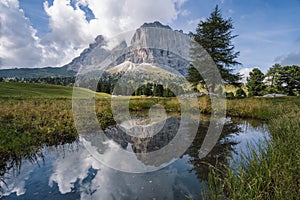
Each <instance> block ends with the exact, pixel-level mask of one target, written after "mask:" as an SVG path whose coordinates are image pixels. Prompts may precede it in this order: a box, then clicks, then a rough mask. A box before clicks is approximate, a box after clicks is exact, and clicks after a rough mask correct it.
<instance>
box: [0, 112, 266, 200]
mask: <svg viewBox="0 0 300 200" xmlns="http://www.w3.org/2000/svg"><path fill="white" fill-rule="evenodd" d="M174 120H176V119H175V118H173V119H172V120H170V121H167V122H166V124H167V125H168V123H169V124H170V123H174ZM165 126H166V125H165ZM208 126H209V118H207V117H205V116H203V117H202V118H201V122H200V126H199V129H198V132H197V135H196V137H195V138H194V140H193V142H192V145H191V146H190V147H189V148H188V149H187V150H186V151H185V153H184V154H183V155H182V156H181V157H180V158H177V159H175V160H173V161H172V163H171V164H169V165H167V166H165V167H163V168H161V169H159V170H157V171H153V172H148V173H127V172H121V171H118V170H115V169H112V168H110V167H107V166H105V165H104V164H102V163H101V162H99V161H98V160H97V159H95V158H94V156H93V155H91V153H90V151H87V150H86V148H85V145H84V144H83V142H82V141H74V142H73V143H70V144H64V145H60V146H45V147H44V148H43V149H41V150H40V152H39V154H37V155H35V156H34V159H33V158H23V160H22V161H21V164H20V165H19V166H18V167H17V168H16V167H15V168H11V169H9V170H8V171H7V172H6V173H5V174H4V176H3V177H1V178H2V179H3V180H4V181H3V182H1V183H0V184H1V188H2V189H1V191H0V198H1V196H2V198H3V199H6V200H8V199H28V200H35V199H36V200H40V199H49V200H50V199H51V200H54V199H72V200H73V199H105V200H109V199H122V200H123V199H187V198H188V197H192V198H193V199H201V191H203V189H204V188H205V186H206V180H207V175H208V167H207V164H208V163H209V164H215V162H216V160H218V162H224V163H228V158H229V157H230V158H232V159H230V160H231V161H230V163H231V165H232V166H234V165H235V164H237V163H238V162H240V160H241V155H242V154H247V153H249V148H251V149H255V148H258V145H261V144H264V142H265V141H266V140H268V139H269V135H268V129H267V125H266V124H265V123H263V122H259V121H255V120H248V121H247V120H241V119H236V118H227V119H226V123H225V126H224V128H223V132H222V134H221V137H220V138H219V141H218V143H217V144H216V146H215V147H214V148H213V150H212V151H211V152H210V153H209V154H208V155H207V156H206V157H205V158H202V159H200V158H199V156H198V155H199V149H200V148H201V145H202V142H203V139H204V135H203V133H204V132H205V131H206V130H207V128H208ZM170 127H171V128H170ZM172 129H174V130H172ZM177 129H178V127H176V126H175V125H172V126H169V128H168V131H165V134H166V133H167V135H160V136H159V137H158V138H157V139H154V140H151V141H149V142H148V143H147V145H144V146H142V148H141V146H139V145H135V144H134V141H132V140H131V139H130V138H128V137H119V136H118V135H120V132H118V130H117V128H116V127H111V128H110V129H107V130H106V134H107V136H108V137H109V138H110V139H111V142H112V143H114V144H115V145H116V146H119V147H120V148H124V149H127V150H128V149H131V150H132V151H134V152H140V151H151V150H153V149H155V148H160V147H161V146H164V145H165V144H167V143H168V142H169V140H170V138H172V137H174V134H176V132H177ZM121 135H122V134H121ZM111 159H115V161H116V162H117V161H118V157H112V158H111ZM4 182H5V183H4Z"/></svg>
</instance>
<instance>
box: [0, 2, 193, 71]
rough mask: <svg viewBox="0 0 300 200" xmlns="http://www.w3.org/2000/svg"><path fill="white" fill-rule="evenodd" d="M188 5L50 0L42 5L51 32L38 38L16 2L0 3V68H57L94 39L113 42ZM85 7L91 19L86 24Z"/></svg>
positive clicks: (170, 18) (169, 17) (167, 19)
mask: <svg viewBox="0 0 300 200" xmlns="http://www.w3.org/2000/svg"><path fill="white" fill-rule="evenodd" d="M186 1H187V0H164V1H161V0H143V1H140V0H123V1H120V0H101V1H97V0H74V1H72V2H71V0H54V1H53V3H52V4H51V5H50V4H49V3H48V1H45V2H44V10H45V12H46V14H47V15H48V17H49V25H48V26H49V29H50V32H49V33H47V34H46V35H43V36H41V37H40V38H39V37H37V34H36V33H37V32H36V30H35V29H34V28H32V26H31V23H30V20H29V19H27V18H26V17H25V16H24V11H23V10H21V9H20V7H19V2H18V0H1V1H0V27H1V29H0V38H1V40H0V41H1V43H0V61H1V62H0V68H11V67H43V66H61V65H63V64H66V63H67V62H69V61H70V60H71V59H72V58H74V57H75V56H77V55H79V53H80V52H81V51H82V50H83V49H84V48H85V47H87V46H88V44H89V43H91V42H92V41H93V40H94V38H95V37H96V36H97V35H100V34H102V35H105V36H107V37H112V36H114V35H116V34H118V33H120V32H124V31H130V30H133V29H136V28H137V27H139V26H140V25H141V24H143V23H144V22H152V21H156V20H158V21H161V22H162V23H164V24H168V23H171V22H172V21H173V20H175V19H176V18H177V16H178V15H179V14H180V9H181V6H182V5H183V4H184V3H185V2H186ZM83 6H84V7H86V8H88V9H89V10H90V12H92V14H93V16H94V17H93V19H89V20H87V16H86V15H87V13H86V12H85V11H84V10H83V9H82V7H83Z"/></svg>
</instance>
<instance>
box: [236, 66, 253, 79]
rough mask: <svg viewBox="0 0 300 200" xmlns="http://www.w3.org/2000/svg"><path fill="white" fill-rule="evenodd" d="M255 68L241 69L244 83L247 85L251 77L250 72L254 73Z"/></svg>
mask: <svg viewBox="0 0 300 200" xmlns="http://www.w3.org/2000/svg"><path fill="white" fill-rule="evenodd" d="M253 69H254V68H242V69H240V71H239V73H240V74H241V75H243V78H242V80H241V81H242V83H246V82H247V78H248V77H249V74H250V72H252V70H253Z"/></svg>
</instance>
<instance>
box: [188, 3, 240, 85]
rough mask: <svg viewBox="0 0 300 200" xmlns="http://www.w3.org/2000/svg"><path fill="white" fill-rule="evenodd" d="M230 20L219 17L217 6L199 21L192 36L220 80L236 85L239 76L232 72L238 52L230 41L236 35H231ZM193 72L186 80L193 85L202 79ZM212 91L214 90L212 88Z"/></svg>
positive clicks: (219, 11)
mask: <svg viewBox="0 0 300 200" xmlns="http://www.w3.org/2000/svg"><path fill="white" fill-rule="evenodd" d="M233 29H234V28H233V25H232V19H231V18H229V19H227V20H225V19H224V18H223V17H222V15H221V10H220V9H219V7H218V5H217V6H216V7H215V10H214V11H213V12H212V13H211V14H210V17H209V18H207V19H206V21H201V22H200V23H199V24H198V27H197V29H196V34H194V40H195V41H196V42H197V43H198V44H200V45H201V46H202V47H203V48H204V49H205V50H206V51H207V52H208V54H209V55H210V56H211V58H212V59H213V61H214V62H215V63H216V65H217V67H218V69H219V71H220V74H221V76H222V78H223V79H224V80H225V81H226V82H227V83H228V84H234V85H238V81H239V80H240V79H241V76H240V75H239V74H234V73H233V70H234V67H235V66H236V65H239V64H240V63H239V62H237V61H236V58H237V57H238V56H239V52H235V51H234V45H233V44H232V39H234V38H235V37H237V35H232V30H233ZM194 71H195V70H189V73H188V78H189V79H190V80H192V83H193V84H195V83H196V81H198V82H201V81H202V80H203V79H202V77H201V76H199V75H195V74H194ZM213 89H214V88H213Z"/></svg>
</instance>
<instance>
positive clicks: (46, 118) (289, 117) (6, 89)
mask: <svg viewBox="0 0 300 200" xmlns="http://www.w3.org/2000/svg"><path fill="white" fill-rule="evenodd" d="M72 92H73V88H72V87H65V86H55V85H47V84H33V83H30V84H29V83H0V176H1V175H3V174H5V172H6V170H8V169H9V168H11V167H13V166H18V165H19V164H20V163H21V160H22V159H23V158H29V159H34V156H35V155H36V154H37V153H39V150H40V149H41V148H42V147H43V146H45V145H49V146H53V145H54V146H56V145H60V144H64V143H71V142H74V141H76V140H77V139H78V134H77V131H76V128H75V126H74V121H73V114H72ZM82 92H83V93H84V92H91V93H92V91H88V90H86V89H82ZM118 98H120V100H124V99H126V98H127V99H128V98H130V104H129V109H130V111H131V112H132V113H134V112H135V113H136V112H142V111H145V110H146V111H147V110H148V109H149V108H150V107H151V106H152V105H155V104H161V105H163V106H164V107H165V108H166V110H167V112H168V113H178V112H179V111H180V107H179V102H178V101H177V99H176V98H160V97H152V98H148V97H118ZM198 100H199V109H200V112H201V113H204V114H209V113H210V111H211V107H210V106H211V104H210V98H209V97H208V96H203V97H199V98H198ZM110 101H111V96H110V95H108V94H104V93H97V94H95V112H96V115H97V117H98V121H99V123H100V124H101V126H102V128H106V127H107V126H110V125H113V124H114V123H115V121H114V119H113V115H112V113H111V107H110ZM227 116H232V117H239V118H252V119H260V120H264V121H266V122H267V123H268V125H269V129H270V134H271V140H270V142H269V143H268V145H267V147H266V148H264V149H262V150H261V151H260V152H253V155H252V156H251V157H252V158H251V159H250V158H249V157H245V159H244V162H242V163H240V166H239V167H238V170H237V171H236V170H233V169H231V168H230V167H228V165H226V166H211V172H210V175H209V177H210V179H209V186H210V190H209V191H208V192H207V194H208V195H210V196H209V197H208V198H210V199H282V198H284V199H297V198H298V194H299V193H300V154H299V151H300V98H299V97H281V98H243V99H230V100H228V101H227Z"/></svg>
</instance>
